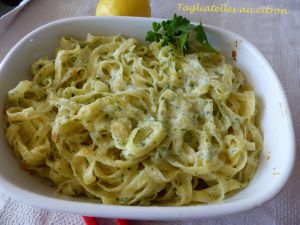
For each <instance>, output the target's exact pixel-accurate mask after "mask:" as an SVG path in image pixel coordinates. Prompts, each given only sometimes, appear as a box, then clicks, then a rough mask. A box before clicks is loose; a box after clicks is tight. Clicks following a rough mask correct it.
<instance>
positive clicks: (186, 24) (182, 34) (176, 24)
mask: <svg viewBox="0 0 300 225" xmlns="http://www.w3.org/2000/svg"><path fill="white" fill-rule="evenodd" d="M152 28H153V30H150V31H148V33H147V35H146V41H149V42H160V41H161V45H162V46H166V45H168V44H173V45H175V46H176V47H179V48H180V49H181V51H182V53H183V54H184V55H185V54H186V53H187V52H188V51H189V49H190V46H189V37H190V35H191V34H193V33H194V34H195V39H196V40H197V41H198V42H199V43H200V45H201V48H202V49H203V50H204V51H207V52H217V51H216V50H215V49H214V48H213V47H212V46H211V45H210V43H209V42H208V40H207V36H206V33H205V31H204V29H203V25H202V23H200V24H199V25H193V24H191V22H190V21H189V20H188V19H186V18H184V17H182V16H177V15H176V14H174V17H173V19H172V20H164V21H162V22H161V23H157V22H153V24H152Z"/></svg>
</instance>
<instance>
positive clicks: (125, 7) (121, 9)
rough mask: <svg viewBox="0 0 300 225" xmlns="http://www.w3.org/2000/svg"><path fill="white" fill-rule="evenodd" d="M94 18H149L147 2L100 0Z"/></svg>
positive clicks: (142, 0) (140, 0)
mask: <svg viewBox="0 0 300 225" xmlns="http://www.w3.org/2000/svg"><path fill="white" fill-rule="evenodd" d="M96 16H140V17H150V16H151V8H150V4H149V0H100V1H99V2H98V5H97V8H96Z"/></svg>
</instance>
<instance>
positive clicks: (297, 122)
mask: <svg viewBox="0 0 300 225" xmlns="http://www.w3.org/2000/svg"><path fill="white" fill-rule="evenodd" d="M97 2H98V0H86V1H82V0H64V1H61V0H51V1H46V0H39V1H38V0H33V1H32V2H30V3H29V4H28V5H27V6H26V7H25V8H24V10H23V11H22V12H21V13H20V14H19V15H18V17H17V18H16V20H15V21H14V22H13V23H12V24H11V26H10V28H9V29H8V30H7V32H6V33H5V34H4V35H3V36H2V37H1V38H0V60H2V59H3V57H4V56H5V54H6V53H7V52H8V51H9V50H10V49H11V47H12V46H13V45H14V44H15V43H16V42H17V41H18V40H19V39H20V38H22V37H23V36H24V35H25V34H27V33H28V32H30V31H31V30H33V29H34V28H36V27H38V26H40V25H43V24H45V23H47V22H50V21H53V20H56V19H60V18H64V17H70V16H84V15H93V14H94V10H95V6H96V4H97ZM198 2H199V3H200V4H221V3H227V4H228V5H231V6H243V5H245V6H248V7H256V8H257V7H260V6H263V5H264V6H267V5H268V6H273V7H277V8H279V7H280V8H287V9H289V10H290V12H289V14H288V15H245V14H235V15H233V14H219V13H218V14H217V13H202V14H199V13H194V14H189V13H188V12H183V11H180V12H179V11H177V8H178V6H177V4H178V3H188V4H190V5H193V4H196V3H198ZM173 13H177V14H180V15H183V16H185V17H188V18H189V19H190V20H192V21H195V22H197V21H199V20H200V18H201V21H202V22H204V23H207V24H212V25H216V26H220V27H224V28H227V29H229V30H232V31H234V32H237V33H239V34H241V35H242V36H244V37H246V38H247V39H248V40H249V41H251V42H252V43H253V44H254V45H255V46H256V47H258V49H259V50H260V51H262V53H263V54H264V55H265V56H266V57H267V59H268V60H269V61H270V62H271V64H272V66H273V68H274V69H275V70H276V72H277V74H278V76H279V78H280V80H281V83H282V85H283V87H284V89H285V91H286V94H287V96H288V100H289V103H290V107H291V111H292V115H293V118H294V128H295V132H296V139H297V144H298V145H299V144H300V117H299V115H300V102H299V101H300V88H299V85H300V75H299V71H300V57H299V55H300V2H299V0H289V1H287V0H251V1H250V0H247V1H246V0H199V1H197V0H186V1H179V0H152V16H153V17H163V18H171V17H172V16H173ZM0 85H1V84H0ZM283 151H284V149H283ZM299 170H300V162H299V160H296V166H295V169H294V173H293V174H292V176H291V179H290V180H289V182H288V184H287V185H286V186H285V188H284V189H283V191H282V192H281V193H280V194H279V195H278V196H277V197H276V198H274V199H273V200H272V201H270V202H269V203H267V204H265V205H263V206H260V207H258V208H256V209H253V210H250V211H247V212H243V213H238V214H234V215H229V216H224V217H219V218H209V219H200V220H197V221H185V222H182V221H174V222H164V221H158V222H154V221H130V224H131V225H171V224H172V225H179V224H184V225H196V224H202V225H215V224H220V225H229V224H230V225H231V224H237V225H239V224H243V225H256V224H257V225H258V224H259V225H273V224H276V225H281V224H282V225H286V224H288V225H298V224H300V192H299V190H298V189H299V186H300V179H299V178H300V177H299V175H298V173H297V171H299ZM262 188H263V187H262ZM99 222H102V223H101V224H105V225H109V224H113V222H112V221H111V220H108V219H100V218H99ZM0 224H1V225H18V224H20V225H37V224H42V225H49V224H51V225H69V224H74V225H75V224H76V225H81V224H83V222H82V220H81V217H80V216H79V215H73V214H68V213H62V212H50V211H47V210H43V209H37V208H34V207H31V206H28V205H26V204H23V203H20V202H17V201H15V200H13V199H11V198H8V197H7V196H3V195H0Z"/></svg>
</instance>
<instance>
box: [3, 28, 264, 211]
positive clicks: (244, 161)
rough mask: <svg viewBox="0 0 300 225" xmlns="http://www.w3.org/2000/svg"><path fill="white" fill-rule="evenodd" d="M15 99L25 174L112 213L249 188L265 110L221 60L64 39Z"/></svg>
mask: <svg viewBox="0 0 300 225" xmlns="http://www.w3.org/2000/svg"><path fill="white" fill-rule="evenodd" d="M31 74H32V75H33V80H32V81H28V80H27V81H21V82H20V83H19V84H18V85H17V86H16V87H15V88H14V89H12V90H11V91H9V93H8V102H7V110H6V114H5V120H6V124H7V126H6V128H5V131H6V136H7V139H8V141H9V143H10V144H11V145H12V146H13V149H14V152H15V154H16V156H17V157H18V158H19V160H20V161H21V163H22V165H23V166H25V167H26V168H27V169H28V170H31V171H34V172H36V173H37V174H38V175H39V176H42V177H46V178H48V179H50V180H51V181H53V182H54V183H55V184H56V186H57V190H58V191H59V192H61V193H63V194H66V195H72V196H77V195H87V196H89V197H96V198H99V199H100V200H101V202H102V203H104V204H125V205H177V206H179V205H189V204H201V203H204V204H206V203H212V202H217V201H221V200H223V199H224V198H225V197H227V196H228V195H229V194H231V193H233V192H235V191H238V190H240V189H242V188H244V187H246V186H247V185H248V183H249V182H250V180H251V179H252V177H253V176H254V174H255V171H256V168H257V165H258V162H259V156H260V153H261V151H262V135H261V132H260V130H259V118H258V115H259V107H258V103H257V100H256V97H255V94H254V92H253V89H252V87H251V86H250V85H249V84H248V83H247V82H246V80H245V77H244V75H243V73H242V72H241V71H240V70H239V69H238V68H236V67H233V66H232V65H230V64H228V63H226V62H225V58H224V56H223V55H221V54H219V53H207V52H197V53H193V54H187V55H185V56H183V55H182V54H180V52H178V51H177V50H175V49H173V48H172V46H165V47H161V45H160V44H159V43H152V44H150V45H148V46H146V45H143V44H141V43H140V42H139V41H137V40H136V39H133V38H129V39H127V38H124V37H123V36H119V35H118V36H93V35H90V34H89V35H88V36H87V39H86V40H84V41H78V40H75V39H73V38H70V37H64V38H62V39H61V43H60V47H59V48H58V50H57V52H56V56H55V59H54V60H52V59H48V58H42V59H39V60H37V61H36V62H35V63H34V64H33V65H32V67H31Z"/></svg>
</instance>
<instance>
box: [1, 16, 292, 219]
mask: <svg viewBox="0 0 300 225" xmlns="http://www.w3.org/2000/svg"><path fill="white" fill-rule="evenodd" d="M85 20H86V21H90V20H112V21H114V20H117V21H120V20H126V21H127V22H133V21H137V20H139V21H151V22H154V21H161V20H165V19H162V18H141V17H112V16H106V17H94V16H86V17H71V18H65V19H60V20H56V21H53V22H50V23H47V24H45V25H43V26H40V27H38V28H36V29H35V30H33V31H32V32H30V33H29V34H27V35H26V36H24V37H23V38H22V39H21V40H20V41H19V42H18V43H17V44H16V45H15V46H14V47H13V48H12V49H11V50H10V51H9V52H8V54H7V55H6V56H5V58H4V59H3V61H2V62H1V64H0V76H1V72H2V69H3V67H4V65H5V64H6V63H7V62H8V61H9V60H10V58H11V56H12V55H13V53H15V52H16V51H18V49H19V48H20V47H21V46H22V45H24V43H26V42H28V41H30V39H32V38H34V37H35V36H36V35H37V34H39V33H41V32H44V31H47V30H48V29H49V28H51V27H55V26H57V25H63V24H68V23H69V22H76V21H85ZM203 26H204V27H205V28H208V29H210V30H212V31H216V32H220V33H223V34H225V35H231V36H232V35H234V36H235V37H236V38H238V39H239V40H241V41H242V42H243V44H244V45H247V48H248V49H249V51H252V53H253V54H254V55H255V57H256V58H259V59H260V60H262V63H263V64H264V65H265V66H266V67H267V69H268V70H270V72H271V76H273V78H274V81H275V82H276V84H275V85H276V86H277V87H278V90H277V91H278V94H279V95H280V96H281V98H282V99H281V100H282V106H283V107H284V109H286V117H285V121H286V123H287V124H286V125H287V128H286V130H287V132H288V134H289V135H288V136H289V140H288V141H287V142H288V143H290V146H289V147H288V149H290V151H291V152H290V154H291V156H292V157H290V158H289V166H287V169H286V171H285V176H281V180H280V183H279V184H278V186H276V187H274V188H273V189H272V191H270V192H269V193H267V194H263V195H259V194H258V195H257V196H255V197H253V198H251V199H240V200H238V201H236V202H226V205H225V204H222V203H221V204H211V205H205V206H206V207H205V206H203V205H195V206H180V207H178V206H175V207H174V206H163V207H162V206H120V205H104V204H95V203H91V202H79V201H76V200H74V201H73V200H65V199H59V198H54V197H50V196H49V197H48V196H45V195H41V194H36V193H33V192H30V191H27V190H25V189H22V188H20V187H18V186H16V185H14V184H12V183H10V182H9V181H7V180H6V179H5V178H4V177H3V176H2V174H1V171H0V190H1V192H2V193H5V194H7V195H9V196H11V197H13V198H15V199H17V200H20V201H22V202H25V203H27V204H30V205H34V206H37V207H40V208H47V209H50V210H60V211H68V212H72V213H77V214H81V213H83V212H84V213H85V214H86V215H93V216H95V215H96V216H97V215H98V216H102V217H118V218H134V219H152V220H159V219H164V220H175V219H195V218H201V217H213V216H222V215H228V214H232V213H237V212H242V211H246V210H249V209H252V208H254V207H257V206H259V205H262V204H264V203H265V202H267V201H269V200H271V199H272V198H273V197H274V196H276V195H277V194H278V193H279V192H280V190H282V188H283V186H284V185H285V184H286V183H287V181H288V179H289V177H290V175H291V172H292V170H293V166H294V162H295V158H296V148H295V146H296V145H295V134H294V129H293V123H292V117H291V112H290V109H289V105H288V101H287V98H286V96H285V94H284V89H283V87H282V85H281V83H280V81H279V78H278V76H277V75H276V73H275V71H274V69H273V68H272V66H271V65H270V63H269V62H268V61H267V59H266V58H265V57H264V56H263V55H262V53H261V52H260V51H259V50H258V49H257V48H256V47H255V46H254V45H253V44H251V43H250V42H249V41H248V40H246V39H245V38H243V37H242V36H240V35H239V34H236V33H234V32H232V31H229V30H227V29H224V28H220V27H216V26H213V25H207V24H204V25H203ZM149 209H151V210H149Z"/></svg>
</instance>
